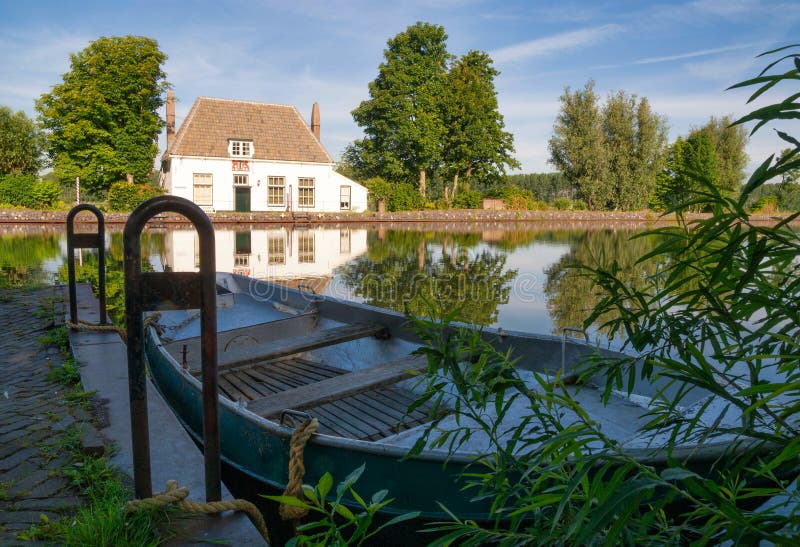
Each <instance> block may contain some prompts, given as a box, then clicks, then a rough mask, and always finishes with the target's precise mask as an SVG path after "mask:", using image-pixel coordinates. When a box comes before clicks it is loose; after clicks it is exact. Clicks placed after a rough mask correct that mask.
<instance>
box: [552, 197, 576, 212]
mask: <svg viewBox="0 0 800 547" xmlns="http://www.w3.org/2000/svg"><path fill="white" fill-rule="evenodd" d="M571 206H572V202H571V201H570V199H569V198H556V199H555V201H553V207H555V208H556V209H558V210H559V211H566V210H567V209H569V208H570V207H571Z"/></svg>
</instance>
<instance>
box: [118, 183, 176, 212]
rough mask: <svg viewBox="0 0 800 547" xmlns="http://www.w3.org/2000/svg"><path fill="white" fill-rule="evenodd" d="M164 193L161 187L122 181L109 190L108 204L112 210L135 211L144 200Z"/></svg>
mask: <svg viewBox="0 0 800 547" xmlns="http://www.w3.org/2000/svg"><path fill="white" fill-rule="evenodd" d="M163 193H164V191H163V190H162V189H161V188H156V187H153V186H148V185H146V184H136V183H135V182H126V181H120V182H115V183H114V184H112V185H111V188H109V190H108V206H109V208H110V209H111V210H112V211H133V210H134V209H136V207H138V206H139V204H141V203H142V202H144V201H147V200H148V199H150V198H152V197H154V196H160V195H162V194H163Z"/></svg>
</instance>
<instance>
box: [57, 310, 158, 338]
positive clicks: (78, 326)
mask: <svg viewBox="0 0 800 547" xmlns="http://www.w3.org/2000/svg"><path fill="white" fill-rule="evenodd" d="M160 318H161V312H155V313H153V314H150V315H148V316H147V317H145V319H144V323H143V325H144V328H145V329H147V327H149V326H151V325H152V326H153V327H155V329H156V330H157V331H158V334H159V335H161V333H162V332H163V327H162V326H161V325H159V324H158V320H159V319H160ZM64 324H65V325H66V326H68V327H69V328H71V329H72V330H85V331H90V332H116V333H118V334H119V336H120V338H122V341H123V342H125V343H126V344H127V343H128V333H127V332H126V331H125V329H123V328H122V327H120V326H118V325H114V324H110V325H98V324H97V323H90V322H89V321H84V320H83V319H78V322H77V323H73V322H72V321H65V322H64Z"/></svg>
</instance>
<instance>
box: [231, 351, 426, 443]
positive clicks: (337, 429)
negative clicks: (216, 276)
mask: <svg viewBox="0 0 800 547" xmlns="http://www.w3.org/2000/svg"><path fill="white" fill-rule="evenodd" d="M425 364H426V361H425V358H424V357H421V356H410V357H408V358H405V359H401V360H398V361H394V362H391V363H387V364H385V365H380V366H378V367H374V368H371V369H366V370H359V371H353V372H347V371H344V370H341V369H337V368H335V367H331V366H328V365H326V364H324V363H317V362H314V361H311V360H308V359H305V358H299V357H293V358H281V359H278V360H273V361H270V362H268V363H259V364H255V365H252V366H248V367H241V368H237V369H234V370H230V369H229V370H225V371H221V373H220V376H219V388H220V392H221V394H222V395H224V396H225V397H227V398H228V399H230V400H232V401H240V400H241V401H246V402H247V408H248V410H250V411H252V412H255V413H256V414H259V415H260V416H263V417H266V418H269V419H275V418H277V417H278V416H279V415H280V413H281V412H282V411H283V410H285V409H294V410H300V409H302V410H303V411H304V412H307V413H308V414H310V415H312V416H314V417H316V418H317V419H318V420H319V422H320V428H319V432H320V433H323V434H326V435H336V436H340V437H347V438H351V439H361V440H372V441H374V440H379V439H382V438H384V437H388V436H390V435H394V434H395V433H398V432H400V431H403V430H405V429H408V428H411V427H414V426H417V425H419V424H423V423H425V422H427V421H428V420H429V418H428V413H429V411H430V406H429V405H422V406H420V407H419V408H416V409H414V410H413V411H412V412H410V413H409V412H407V410H408V407H409V405H410V404H411V403H412V402H413V401H414V400H415V396H414V394H413V393H411V392H409V391H408V390H406V389H402V388H400V387H398V386H395V385H390V384H394V383H396V382H398V381H400V380H402V379H404V378H408V377H409V374H408V372H407V371H409V370H420V369H421V368H424V366H425Z"/></svg>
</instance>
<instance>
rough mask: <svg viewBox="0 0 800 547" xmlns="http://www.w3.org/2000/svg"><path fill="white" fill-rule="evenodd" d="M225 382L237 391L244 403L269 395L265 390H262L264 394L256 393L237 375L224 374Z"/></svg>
mask: <svg viewBox="0 0 800 547" xmlns="http://www.w3.org/2000/svg"><path fill="white" fill-rule="evenodd" d="M225 380H227V381H228V382H229V383H230V384H231V385H232V386H234V387H235V388H236V389H238V390H239V392H240V393H241V394H242V395H243V396H244V399H245V400H246V401H252V400H253V399H260V398H261V397H264V396H265V395H267V394H268V393H269V392H268V391H267V390H264V391H265V393H262V392H259V391H257V390H256V389H254V388H253V387H252V386H251V385H250V384H249V383H248V382H247V381H246V380H245V379H244V378H241V377H239V376H238V375H237V374H226V375H225Z"/></svg>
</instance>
